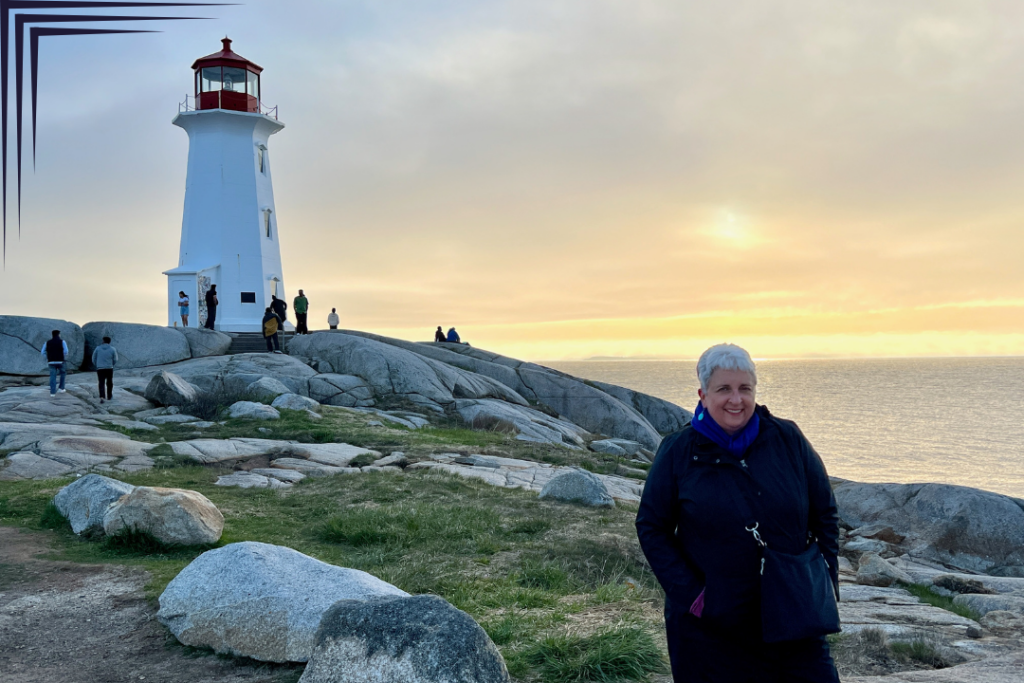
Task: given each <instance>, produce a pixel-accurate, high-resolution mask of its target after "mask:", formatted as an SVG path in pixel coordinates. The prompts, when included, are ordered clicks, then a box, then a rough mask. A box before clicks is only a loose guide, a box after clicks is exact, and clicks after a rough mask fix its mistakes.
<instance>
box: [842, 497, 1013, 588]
mask: <svg viewBox="0 0 1024 683" xmlns="http://www.w3.org/2000/svg"><path fill="white" fill-rule="evenodd" d="M834 489H835V494H836V501H837V502H838V505H839V514H840V516H841V517H842V519H843V521H845V522H846V523H847V524H848V525H849V526H851V527H864V526H867V525H883V526H887V527H891V528H892V530H893V531H894V533H895V534H898V535H899V536H902V537H904V540H903V541H902V542H900V543H899V544H886V542H884V541H882V540H881V539H864V540H870V541H873V542H875V543H882V544H883V545H886V546H887V547H890V546H891V547H892V548H893V549H894V550H893V551H894V552H895V554H903V553H909V554H910V555H911V556H914V557H919V558H923V559H926V560H931V561H934V562H940V563H942V564H944V565H947V566H949V567H953V568H958V569H966V570H970V571H977V572H985V573H992V574H1003V575H1006V576H1024V544H1022V543H1021V539H1022V538H1024V507H1022V505H1021V504H1019V503H1017V502H1016V501H1015V500H1014V499H1012V498H1009V497H1007V496H1003V495H1000V494H998V493H992V492H989V491H982V490H980V489H973V488H967V487H964V486H951V485H948V484H861V483H857V482H847V481H839V482H838V483H836V484H835V485H834ZM847 547H849V544H848V545H847Z"/></svg>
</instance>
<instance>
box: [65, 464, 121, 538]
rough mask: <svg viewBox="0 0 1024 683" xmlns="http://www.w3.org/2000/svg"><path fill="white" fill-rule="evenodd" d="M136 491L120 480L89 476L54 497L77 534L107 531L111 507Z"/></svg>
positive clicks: (95, 475) (71, 484)
mask: <svg viewBox="0 0 1024 683" xmlns="http://www.w3.org/2000/svg"><path fill="white" fill-rule="evenodd" d="M134 489H135V487H134V486H132V485H131V484H126V483H124V482H123V481H118V480H117V479H111V478H110V477H103V476H100V475H98V474H87V475H85V476H84V477H82V478H81V479H77V480H75V481H73V482H71V483H70V484H68V485H67V486H65V487H64V488H62V489H61V490H60V491H58V492H57V495H56V496H54V497H53V504H54V505H56V506H57V509H58V510H60V514H62V515H64V517H65V518H66V519H67V520H68V522H70V523H71V530H72V531H74V532H75V533H76V534H81V533H83V532H85V531H94V532H99V531H103V517H104V516H105V515H106V514H107V510H109V509H110V506H111V505H113V504H114V503H116V502H117V501H118V500H119V499H120V498H121V496H124V495H126V494H129V493H131V492H132V491H133V490H134Z"/></svg>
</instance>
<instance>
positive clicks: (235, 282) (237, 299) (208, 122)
mask: <svg viewBox="0 0 1024 683" xmlns="http://www.w3.org/2000/svg"><path fill="white" fill-rule="evenodd" d="M222 42H223V43H224V49H223V50H221V51H220V52H216V53H214V54H212V55H209V56H206V57H202V58H200V59H197V60H196V61H195V63H194V64H193V65H192V69H194V70H195V108H194V109H192V108H190V107H188V105H187V98H186V106H185V110H184V111H180V112H179V113H178V115H177V116H176V117H175V118H174V121H173V122H172V123H174V125H176V126H178V127H180V128H183V129H185V132H187V133H188V141H189V145H188V177H187V179H186V180H185V211H184V216H183V217H182V221H181V247H180V250H179V252H178V265H177V267H176V268H172V269H171V270H168V271H166V272H165V273H164V275H166V276H167V306H168V324H169V325H174V324H178V325H180V324H181V318H180V316H179V315H178V292H185V293H186V294H187V295H188V297H189V299H190V304H191V305H190V310H189V322H188V324H189V327H200V326H201V325H203V323H204V321H205V320H206V317H207V316H206V304H205V294H206V292H207V290H208V289H209V288H210V285H213V284H215V285H217V298H218V300H219V305H218V306H217V312H216V317H215V323H214V325H215V329H218V330H222V331H225V332H257V331H259V330H261V329H262V320H263V311H264V309H265V308H266V307H267V306H269V305H270V301H271V295H276V296H277V297H278V298H282V299H283V298H284V296H285V292H284V277H283V275H282V271H281V248H280V242H279V240H278V231H277V212H276V211H275V207H274V188H273V185H272V183H271V180H272V177H271V163H270V156H269V154H268V151H267V142H268V140H269V139H270V136H271V135H273V134H274V133H276V132H278V131H279V130H281V129H282V128H284V124H283V123H281V122H280V121H278V120H277V117H276V111H275V116H268V115H266V114H264V113H262V111H261V105H260V73H261V72H262V71H263V69H262V68H261V67H259V66H257V65H256V64H253V63H252V62H250V61H249V60H247V59H245V58H244V57H240V56H239V55H236V54H235V53H234V52H232V51H231V41H230V40H229V39H228V38H224V40H223V41H222Z"/></svg>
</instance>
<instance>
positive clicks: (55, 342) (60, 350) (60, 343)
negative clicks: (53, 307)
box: [42, 330, 68, 398]
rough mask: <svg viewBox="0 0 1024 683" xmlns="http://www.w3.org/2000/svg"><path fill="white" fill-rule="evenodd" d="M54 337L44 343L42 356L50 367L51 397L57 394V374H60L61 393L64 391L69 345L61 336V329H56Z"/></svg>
mask: <svg viewBox="0 0 1024 683" xmlns="http://www.w3.org/2000/svg"><path fill="white" fill-rule="evenodd" d="M52 335H53V336H52V337H50V339H48V340H47V342H46V343H45V344H43V351H42V356H43V358H45V359H46V364H47V365H48V366H49V367H50V398H53V397H54V396H56V395H57V391H58V389H57V375H58V374H59V375H60V393H62V394H63V393H64V380H65V379H66V378H67V374H68V373H67V369H66V368H65V367H64V361H65V359H66V358H67V357H68V345H67V342H65V341H64V340H63V339H61V338H60V330H54V331H53V333H52Z"/></svg>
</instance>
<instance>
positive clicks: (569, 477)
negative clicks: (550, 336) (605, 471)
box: [539, 469, 615, 508]
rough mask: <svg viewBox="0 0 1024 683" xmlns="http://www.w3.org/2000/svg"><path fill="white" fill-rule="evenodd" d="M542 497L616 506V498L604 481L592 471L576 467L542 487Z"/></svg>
mask: <svg viewBox="0 0 1024 683" xmlns="http://www.w3.org/2000/svg"><path fill="white" fill-rule="evenodd" d="M539 497H540V498H541V499H550V500H559V501H562V502H566V503H579V504H580V505H586V506H588V507H608V508H610V507H615V500H614V499H613V498H612V496H611V494H610V493H609V492H608V488H607V487H606V486H605V484H604V482H603V481H602V480H601V479H599V478H598V477H597V476H596V475H594V474H593V473H592V472H587V471H586V470H583V469H574V470H570V471H567V472H563V473H561V474H559V475H557V476H556V477H554V478H553V479H552V480H551V481H549V482H548V483H547V485H546V486H545V487H544V488H543V489H541V492H540V496H539Z"/></svg>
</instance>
